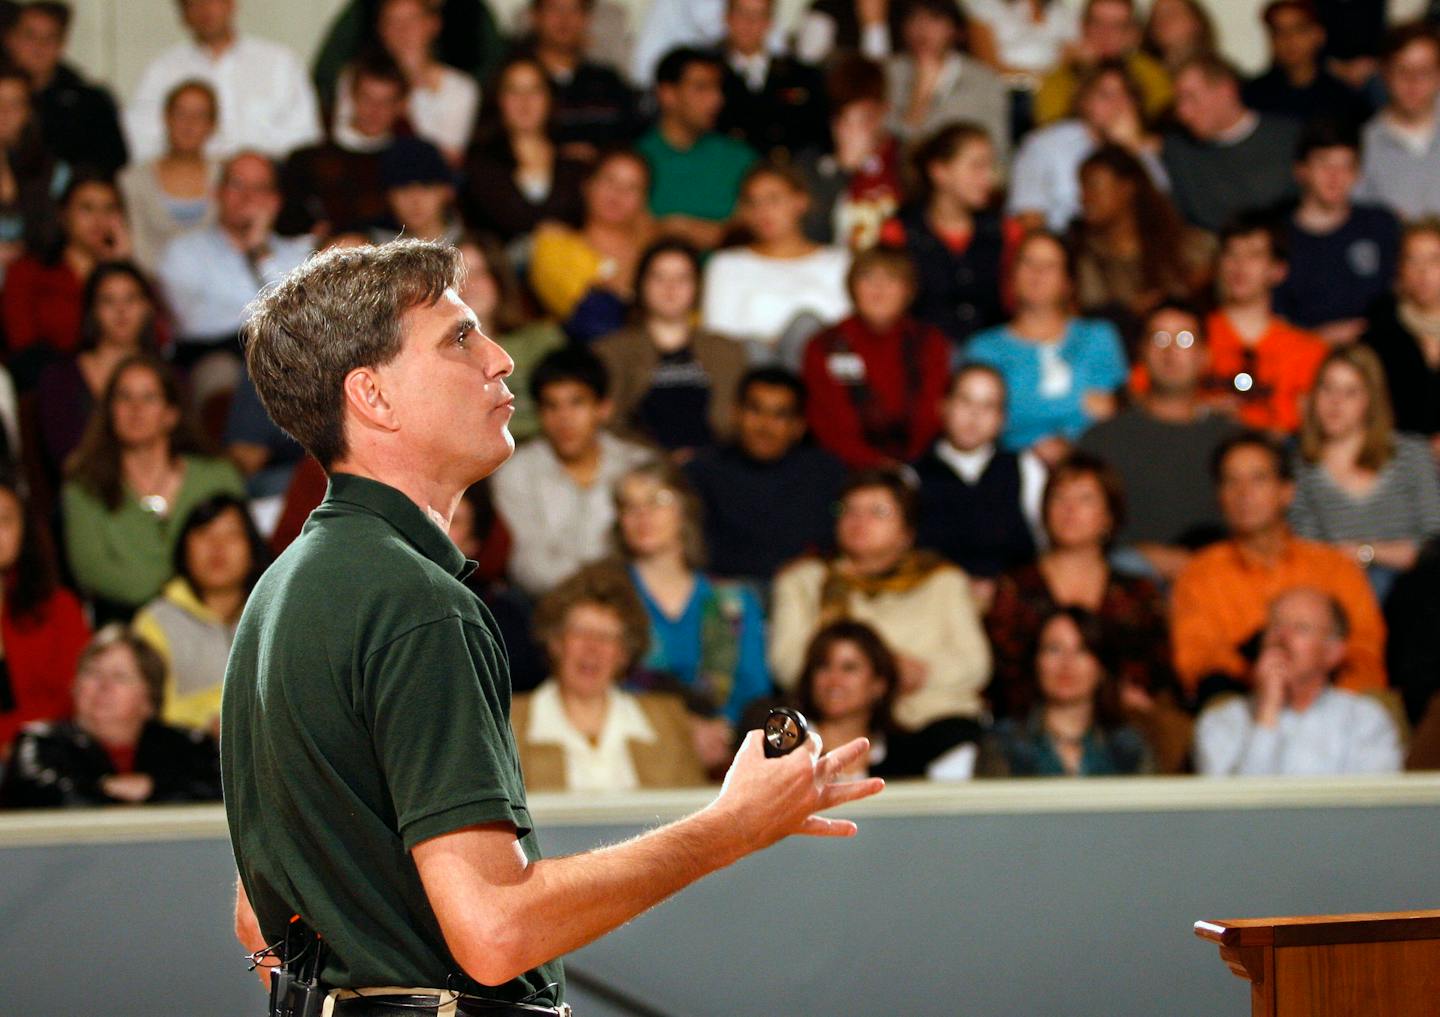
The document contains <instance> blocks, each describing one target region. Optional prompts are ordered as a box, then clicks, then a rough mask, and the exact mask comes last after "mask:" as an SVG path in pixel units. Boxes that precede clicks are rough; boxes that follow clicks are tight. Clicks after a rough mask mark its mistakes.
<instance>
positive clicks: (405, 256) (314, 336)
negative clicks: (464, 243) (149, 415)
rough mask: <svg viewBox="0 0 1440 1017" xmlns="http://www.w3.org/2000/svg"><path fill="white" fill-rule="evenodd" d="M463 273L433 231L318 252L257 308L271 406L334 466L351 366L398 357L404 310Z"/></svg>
mask: <svg viewBox="0 0 1440 1017" xmlns="http://www.w3.org/2000/svg"><path fill="white" fill-rule="evenodd" d="M464 277H465V259H464V258H462V257H461V255H460V252H459V251H457V250H456V249H455V248H454V247H451V246H449V245H447V244H438V243H433V242H430V241H426V240H395V241H391V242H390V243H388V244H385V245H384V246H383V247H371V246H365V247H346V248H335V249H331V250H329V251H326V252H324V253H323V254H317V255H315V256H314V257H312V258H311V259H310V260H309V261H307V262H306V263H305V264H304V265H302V266H301V267H300V268H298V269H296V270H295V271H294V272H291V273H290V275H289V276H287V277H286V278H285V279H283V280H282V281H281V282H280V283H279V284H278V285H277V286H275V287H274V288H273V289H270V290H267V291H266V292H265V293H262V294H261V295H260V296H259V297H258V298H257V299H256V300H255V302H254V303H253V304H252V305H251V308H250V319H249V321H248V322H247V323H246V325H245V329H244V337H245V363H246V366H247V367H248V368H249V371H250V378H251V380H252V381H253V382H254V384H255V391H256V392H257V393H258V394H259V396H260V401H261V403H263V404H264V406H265V410H266V412H268V413H269V414H270V417H271V419H272V420H274V421H275V423H277V424H279V425H280V427H282V428H284V429H285V431H286V432H288V433H289V434H290V435H291V436H292V437H294V438H295V440H296V441H298V442H299V443H300V444H301V445H303V446H305V448H306V450H307V451H308V452H309V453H310V454H311V455H313V456H314V457H315V458H316V459H318V460H319V461H320V465H321V466H323V467H325V468H326V469H327V470H328V469H329V468H330V464H331V463H333V462H334V461H335V460H336V459H340V458H343V457H344V455H345V454H346V451H347V446H346V442H345V395H344V391H343V389H344V384H345V377H346V375H348V374H349V373H350V372H351V371H354V370H356V369H357V368H361V367H380V366H383V365H384V364H388V363H389V362H390V361H392V360H394V359H395V357H396V356H398V355H399V353H400V349H401V347H402V346H403V345H404V339H405V337H404V334H403V333H402V330H401V325H400V323H401V319H402V318H403V317H404V315H405V313H406V312H407V311H409V310H410V309H411V308H414V307H431V306H433V305H434V304H435V302H436V301H437V300H439V299H440V297H441V295H442V294H444V292H445V291H446V290H447V289H455V290H458V289H460V287H461V286H462V284H463V282H464Z"/></svg>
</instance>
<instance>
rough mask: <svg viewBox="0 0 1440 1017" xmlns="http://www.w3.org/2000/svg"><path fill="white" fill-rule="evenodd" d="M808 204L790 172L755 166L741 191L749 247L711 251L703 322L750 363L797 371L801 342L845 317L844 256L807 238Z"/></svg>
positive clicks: (798, 179)
mask: <svg viewBox="0 0 1440 1017" xmlns="http://www.w3.org/2000/svg"><path fill="white" fill-rule="evenodd" d="M809 207H810V196H809V194H808V193H807V192H806V190H805V181H804V179H803V178H802V177H801V176H800V174H799V173H797V172H795V170H793V169H791V168H790V167H788V166H781V165H778V164H775V163H761V164H759V165H757V166H754V167H753V168H751V169H750V170H749V172H747V173H746V175H745V179H744V181H743V182H742V183H741V186H740V201H739V219H740V222H741V223H742V224H743V225H744V227H745V229H746V231H747V233H748V236H749V238H750V243H748V244H746V245H744V246H740V247H731V248H727V249H725V250H723V251H717V252H716V253H715V254H714V255H712V256H711V257H710V259H709V260H708V261H707V262H706V265H705V297H704V300H703V302H702V304H701V320H702V321H703V322H704V323H705V327H706V328H707V329H709V330H711V331H713V332H718V333H721V334H723V335H727V336H729V337H730V338H732V339H737V340H743V341H744V342H746V343H747V344H748V345H749V347H750V357H751V359H752V360H757V361H775V362H778V363H780V364H783V365H784V366H786V367H790V368H792V369H793V368H798V367H799V366H800V362H801V358H802V357H803V350H804V346H805V341H806V340H808V339H809V338H810V337H811V336H813V335H814V334H815V333H816V332H818V331H819V330H820V329H821V328H823V327H825V326H827V325H830V324H833V323H834V322H836V321H839V320H840V319H841V318H843V317H845V316H846V314H848V313H849V311H850V297H849V295H848V294H847V293H846V287H845V273H846V270H847V269H848V268H849V265H850V252H849V251H848V250H847V249H845V248H843V247H823V246H821V245H819V244H816V243H815V242H814V241H813V240H811V239H809V238H808V237H807V236H805V229H804V222H805V214H806V212H807V211H808V210H809Z"/></svg>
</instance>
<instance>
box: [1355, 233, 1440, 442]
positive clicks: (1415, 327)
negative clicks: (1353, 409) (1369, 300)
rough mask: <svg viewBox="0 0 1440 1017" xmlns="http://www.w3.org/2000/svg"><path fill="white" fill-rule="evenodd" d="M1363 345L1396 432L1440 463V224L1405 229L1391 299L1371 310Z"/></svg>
mask: <svg viewBox="0 0 1440 1017" xmlns="http://www.w3.org/2000/svg"><path fill="white" fill-rule="evenodd" d="M1364 341H1365V344H1366V345H1367V346H1369V347H1370V348H1371V349H1373V350H1374V351H1375V352H1376V354H1377V355H1378V356H1379V357H1380V363H1381V364H1383V365H1384V367H1385V382H1386V385H1387V386H1388V387H1389V389H1390V404H1391V406H1392V408H1393V409H1394V411H1395V426H1396V427H1397V428H1399V429H1400V430H1402V431H1410V432H1412V433H1415V434H1419V435H1422V436H1424V437H1426V438H1428V439H1429V441H1430V450H1431V453H1432V454H1433V455H1434V457H1435V459H1436V461H1437V463H1440V219H1422V220H1420V221H1418V222H1415V223H1413V224H1411V225H1410V226H1408V227H1406V229H1405V232H1404V235H1403V237H1402V239H1401V243H1400V264H1399V274H1398V277H1397V280H1396V286H1395V298H1394V300H1386V301H1381V302H1379V303H1377V305H1376V306H1375V307H1374V308H1372V310H1371V313H1370V320H1369V327H1368V329H1367V330H1366V332H1365V338H1364Z"/></svg>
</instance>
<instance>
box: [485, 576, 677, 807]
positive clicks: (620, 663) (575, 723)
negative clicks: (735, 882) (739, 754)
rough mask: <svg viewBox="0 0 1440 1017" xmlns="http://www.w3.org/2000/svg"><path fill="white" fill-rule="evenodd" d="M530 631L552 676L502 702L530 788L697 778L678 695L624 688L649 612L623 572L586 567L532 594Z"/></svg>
mask: <svg viewBox="0 0 1440 1017" xmlns="http://www.w3.org/2000/svg"><path fill="white" fill-rule="evenodd" d="M535 631H536V635H537V636H538V637H539V640H540V641H541V642H542V643H543V644H544V647H545V653H546V656H547V658H548V659H549V663H550V676H549V677H548V678H546V679H545V680H544V681H543V682H541V683H540V684H539V686H538V687H536V689H535V690H534V691H533V692H527V693H523V694H521V695H517V696H516V697H515V698H514V700H513V701H512V702H511V706H510V724H511V727H513V728H514V731H515V747H516V748H517V749H518V750H519V753H520V767H521V769H522V770H524V772H525V787H526V789H527V790H529V791H631V790H634V789H636V788H663V787H695V786H697V785H701V784H704V783H705V769H704V767H702V766H701V765H700V758H699V757H698V756H697V755H696V752H695V746H694V744H693V742H692V738H691V731H690V721H689V719H688V717H687V713H686V710H685V700H684V699H683V698H682V697H681V696H679V695H676V694H674V693H671V692H659V691H655V692H628V691H625V690H624V689H622V688H621V685H622V684H623V682H624V680H625V677H626V675H627V674H628V673H629V672H630V669H631V668H632V667H633V666H634V665H635V663H636V661H637V660H638V659H639V658H640V657H642V656H644V654H645V651H646V650H647V649H648V648H649V645H650V618H649V616H648V615H647V614H646V613H645V605H644V604H643V603H642V602H641V600H640V598H639V596H638V595H637V594H636V592H635V589H634V588H633V587H632V586H631V584H630V581H629V579H628V578H627V577H626V575H625V572H624V570H622V569H618V568H615V567H614V566H613V565H611V564H599V565H592V566H589V567H587V568H584V569H582V570H580V571H579V572H577V573H576V574H575V575H573V576H571V577H570V578H569V579H567V580H565V581H564V582H563V583H561V584H560V585H559V586H558V587H556V588H555V589H554V590H552V591H551V592H550V593H549V594H547V595H546V596H545V599H544V600H542V601H541V602H540V607H539V610H538V611H537V612H536V616H535Z"/></svg>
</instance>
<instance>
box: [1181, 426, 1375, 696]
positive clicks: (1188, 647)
mask: <svg viewBox="0 0 1440 1017" xmlns="http://www.w3.org/2000/svg"><path fill="white" fill-rule="evenodd" d="M1212 462H1213V470H1214V474H1215V482H1216V487H1217V490H1218V493H1219V500H1220V512H1221V514H1222V515H1223V516H1224V518H1225V525H1226V528H1227V530H1228V531H1229V536H1228V538H1227V539H1225V540H1223V541H1220V542H1219V543H1216V544H1212V545H1211V546H1209V547H1207V548H1205V549H1204V550H1202V551H1198V552H1196V553H1195V555H1194V556H1193V557H1192V558H1191V559H1190V561H1189V563H1188V564H1186V566H1185V567H1184V568H1183V569H1182V570H1181V572H1180V575H1179V576H1178V577H1176V579H1175V586H1174V590H1173V593H1172V596H1171V605H1170V617H1171V632H1172V636H1173V639H1174V646H1175V672H1176V675H1177V676H1178V677H1179V679H1180V683H1181V686H1182V687H1183V688H1184V689H1185V692H1186V694H1187V695H1188V696H1190V697H1191V698H1192V699H1198V701H1200V702H1201V703H1203V702H1204V700H1205V699H1207V698H1209V696H1210V695H1213V694H1214V693H1216V692H1223V691H1230V690H1234V689H1237V688H1240V689H1244V688H1246V687H1248V685H1249V683H1250V679H1251V666H1252V663H1253V661H1254V660H1255V654H1256V646H1257V639H1258V634H1259V633H1260V631H1261V629H1263V628H1264V625H1265V612H1266V611H1267V610H1268V609H1269V605H1270V602H1271V601H1272V600H1274V598H1275V597H1276V596H1277V595H1278V594H1279V593H1281V592H1283V591H1285V590H1288V589H1290V588H1291V587H1293V586H1313V587H1315V588H1316V589H1318V590H1320V591H1322V592H1324V593H1327V594H1329V595H1330V596H1333V597H1334V598H1335V599H1336V600H1337V601H1338V602H1339V603H1340V605H1341V607H1342V608H1343V609H1344V611H1345V615H1346V617H1347V619H1348V636H1347V637H1346V647H1345V654H1344V659H1345V663H1344V665H1343V666H1342V669H1341V671H1340V677H1339V684H1340V686H1341V687H1342V688H1348V689H1352V690H1355V691H1364V690H1366V689H1378V688H1383V687H1384V686H1385V661H1384V649H1385V623H1384V621H1383V620H1382V619H1381V617H1380V610H1379V608H1378V607H1377V606H1376V603H1375V595H1374V594H1373V593H1372V592H1371V590H1370V584H1369V583H1368V582H1367V581H1366V579H1365V573H1364V572H1363V571H1362V570H1361V568H1360V566H1359V565H1358V564H1356V562H1355V559H1354V558H1353V557H1352V556H1348V555H1346V554H1345V552H1343V551H1340V550H1338V549H1336V548H1333V547H1329V546H1328V545H1325V544H1321V543H1318V542H1315V541H1310V540H1304V539H1302V538H1300V537H1297V536H1295V534H1294V533H1293V532H1292V531H1291V529H1290V526H1289V524H1288V523H1287V522H1286V519H1285V514H1286V512H1287V511H1288V510H1289V508H1290V504H1291V502H1293V501H1294V498H1295V481H1294V476H1293V473H1292V471H1291V466H1290V460H1289V457H1288V456H1287V455H1286V454H1285V452H1284V451H1283V450H1282V449H1281V448H1280V447H1279V446H1277V445H1276V444H1274V442H1273V441H1272V440H1271V439H1269V438H1268V437H1266V436H1264V435H1262V434H1259V433H1257V432H1247V433H1242V434H1238V435H1236V436H1234V437H1232V438H1229V439H1228V440H1226V441H1225V442H1224V443H1222V444H1221V445H1220V447H1219V448H1218V449H1217V450H1216V453H1215V458H1214V460H1213V461H1212Z"/></svg>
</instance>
